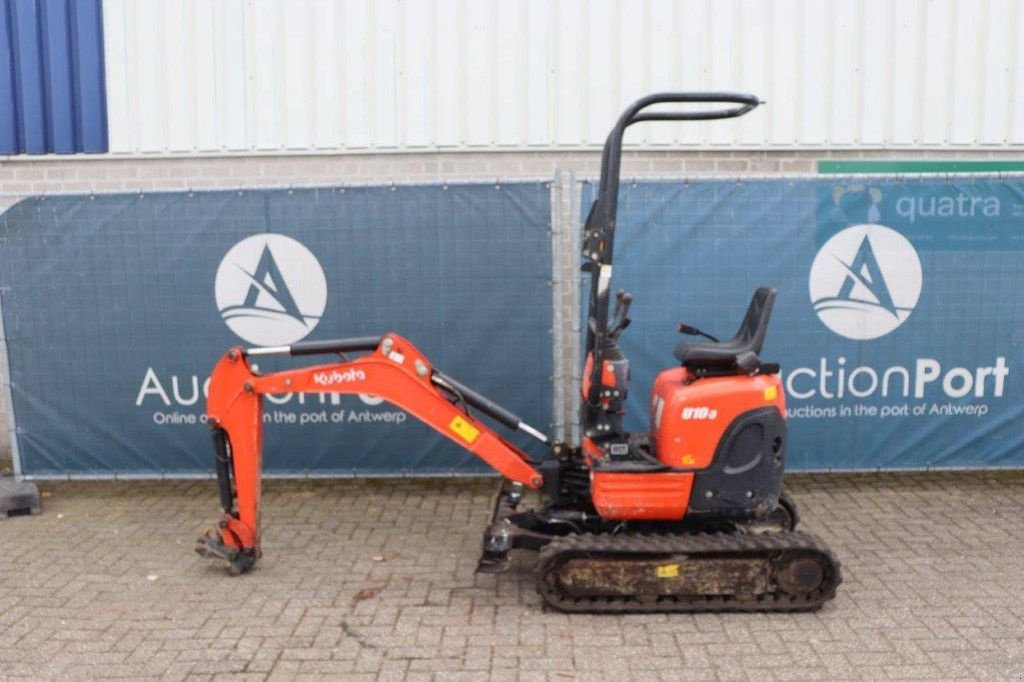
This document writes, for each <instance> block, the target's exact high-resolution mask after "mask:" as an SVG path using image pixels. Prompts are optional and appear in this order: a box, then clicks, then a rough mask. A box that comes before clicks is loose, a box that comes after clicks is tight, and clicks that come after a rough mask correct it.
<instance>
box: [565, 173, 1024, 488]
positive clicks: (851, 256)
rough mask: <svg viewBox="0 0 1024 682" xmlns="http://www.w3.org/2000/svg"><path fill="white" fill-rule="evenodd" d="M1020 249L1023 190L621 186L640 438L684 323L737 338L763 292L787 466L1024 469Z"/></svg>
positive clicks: (619, 272) (617, 282)
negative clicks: (772, 298) (769, 306)
mask: <svg viewBox="0 0 1024 682" xmlns="http://www.w3.org/2000/svg"><path fill="white" fill-rule="evenodd" d="M594 189H595V188H594V186H593V185H591V184H588V185H587V186H586V187H585V188H584V201H583V207H584V213H585V211H586V210H587V209H589V206H590V203H591V201H592V200H593V198H594ZM1022 246H1024V182H1022V181H1021V180H1019V179H990V178H978V179H966V180H964V179H956V180H953V179H951V180H916V179H914V180H906V181H899V180H872V179H870V178H862V179H858V180H857V181H839V180H837V179H835V178H829V179H820V180H818V179H815V180H789V179H785V180H764V181H742V182H736V181H734V180H733V181H728V182H726V181H689V182H643V183H638V184H631V185H627V186H625V187H623V189H622V191H621V198H620V205H619V220H618V232H617V242H616V250H615V255H616V263H615V279H614V282H613V287H614V288H624V289H626V290H628V291H630V292H632V293H633V295H634V304H633V313H632V316H633V319H634V324H633V325H632V326H631V327H630V328H629V329H628V330H627V331H626V332H625V333H624V334H623V339H622V346H623V349H624V350H625V352H626V354H627V356H628V357H629V358H630V360H631V363H632V364H631V369H632V374H633V383H632V391H631V394H630V402H629V411H630V421H629V425H630V426H631V428H634V429H643V428H646V415H647V409H646V401H647V393H646V392H647V390H648V387H649V386H650V385H651V382H652V381H653V378H654V376H655V374H656V373H657V372H658V371H660V370H661V369H663V368H665V367H668V366H671V365H672V364H673V362H674V360H673V358H672V349H673V348H674V347H675V345H676V343H678V341H679V340H680V337H679V335H678V334H677V333H676V332H675V328H676V324H677V323H679V322H686V323H687V324H691V325H695V326H697V327H700V328H701V329H704V330H706V331H709V332H710V333H712V334H714V335H716V336H719V337H720V338H729V337H731V336H732V334H733V333H734V331H735V330H736V328H737V327H738V326H739V323H740V320H741V319H742V317H743V314H744V312H745V310H746V306H747V304H748V302H749V300H750V296H751V295H752V293H753V291H754V289H755V288H756V287H758V286H761V285H770V286H774V287H777V288H778V290H779V297H778V300H777V302H776V305H775V311H774V313H773V315H772V321H771V326H770V327H769V331H768V339H767V342H766V344H765V347H764V350H763V352H762V358H763V359H764V360H766V361H778V362H780V363H781V365H782V374H783V378H784V383H785V386H786V392H787V402H788V412H789V414H788V417H789V425H790V447H789V453H788V458H789V459H788V461H789V465H790V466H791V468H793V469H805V470H807V469H813V470H820V469H874V468H924V467H1020V466H1024V426H1022V425H1024V420H1022V418H1024V390H1022V389H1024V379H1022V376H1024V350H1022V340H1024V259H1022V258H1021V247H1022Z"/></svg>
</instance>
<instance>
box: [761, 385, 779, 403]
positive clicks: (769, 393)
mask: <svg viewBox="0 0 1024 682" xmlns="http://www.w3.org/2000/svg"><path fill="white" fill-rule="evenodd" d="M778 397H779V389H778V388H776V387H775V386H769V387H768V388H766V389H764V399H765V400H775V399H776V398H778Z"/></svg>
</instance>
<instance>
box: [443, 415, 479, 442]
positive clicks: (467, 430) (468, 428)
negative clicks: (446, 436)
mask: <svg viewBox="0 0 1024 682" xmlns="http://www.w3.org/2000/svg"><path fill="white" fill-rule="evenodd" d="M448 428H449V429H451V430H452V431H454V432H455V433H456V434H458V436H459V437H460V438H462V440H464V441H466V442H467V443H472V442H473V441H475V440H476V438H477V436H479V435H480V429H478V428H476V427H475V426H473V425H472V424H470V423H469V422H468V421H466V420H465V419H463V418H462V417H460V416H458V415H456V416H455V419H452V422H451V423H450V424H449V425H448Z"/></svg>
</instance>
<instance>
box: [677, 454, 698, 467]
mask: <svg viewBox="0 0 1024 682" xmlns="http://www.w3.org/2000/svg"><path fill="white" fill-rule="evenodd" d="M681 463H682V465H683V466H684V467H692V466H693V465H694V464H696V463H697V458H696V457H694V456H693V455H683V461H682V462H681Z"/></svg>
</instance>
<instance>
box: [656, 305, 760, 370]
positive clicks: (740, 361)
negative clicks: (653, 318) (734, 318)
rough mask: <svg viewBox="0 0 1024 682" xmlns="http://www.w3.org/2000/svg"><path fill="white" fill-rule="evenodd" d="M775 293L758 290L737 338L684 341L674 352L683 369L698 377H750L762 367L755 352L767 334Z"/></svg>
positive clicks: (758, 349) (737, 333)
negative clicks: (712, 375) (728, 375)
mask: <svg viewBox="0 0 1024 682" xmlns="http://www.w3.org/2000/svg"><path fill="white" fill-rule="evenodd" d="M777 293H778V292H777V290H775V289H773V288H772V287H760V288H759V289H758V290H757V291H755V292H754V296H753V298H751V299H750V306H749V307H748V308H747V314H746V316H744V318H743V323H742V324H741V325H740V328H739V331H737V332H736V336H734V337H732V338H731V339H729V340H728V341H722V342H717V343H716V342H714V341H683V342H681V343H680V344H679V345H678V346H676V350H675V352H674V353H673V354H674V355H675V357H676V359H677V360H679V362H680V364H682V366H683V367H686V368H687V369H689V370H690V371H691V372H694V373H695V374H698V375H704V374H730V373H742V374H752V373H754V372H756V371H757V370H758V369H759V368H760V367H761V359H760V358H759V357H758V353H760V352H761V346H762V344H764V337H765V334H766V333H767V332H768V320H769V318H771V315H772V306H773V305H774V304H775V295H776V294H777Z"/></svg>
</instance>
